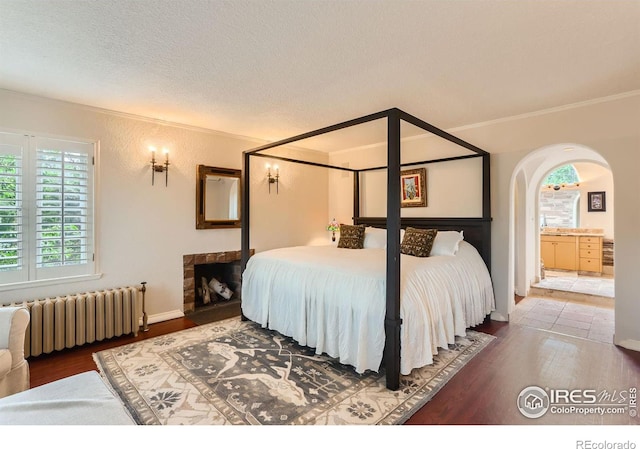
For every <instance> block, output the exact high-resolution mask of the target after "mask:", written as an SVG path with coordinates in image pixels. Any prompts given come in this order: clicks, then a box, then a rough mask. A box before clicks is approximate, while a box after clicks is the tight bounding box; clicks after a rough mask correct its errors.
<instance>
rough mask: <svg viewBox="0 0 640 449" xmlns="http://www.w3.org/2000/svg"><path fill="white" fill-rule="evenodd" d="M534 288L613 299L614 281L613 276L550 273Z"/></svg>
mask: <svg viewBox="0 0 640 449" xmlns="http://www.w3.org/2000/svg"><path fill="white" fill-rule="evenodd" d="M532 287H537V288H542V289H548V290H560V291H566V292H573V293H582V294H586V295H594V296H604V297H608V298H613V297H614V296H615V293H614V280H613V277H611V276H605V275H603V276H582V275H578V273H577V272H562V271H549V270H547V271H546V273H545V278H544V279H542V280H541V281H540V282H538V283H537V284H533V285H532Z"/></svg>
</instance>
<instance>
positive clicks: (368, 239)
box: [364, 226, 387, 248]
mask: <svg viewBox="0 0 640 449" xmlns="http://www.w3.org/2000/svg"><path fill="white" fill-rule="evenodd" d="M385 246H387V230H386V229H381V228H374V227H372V226H367V227H366V228H364V247H365V248H384V247H385Z"/></svg>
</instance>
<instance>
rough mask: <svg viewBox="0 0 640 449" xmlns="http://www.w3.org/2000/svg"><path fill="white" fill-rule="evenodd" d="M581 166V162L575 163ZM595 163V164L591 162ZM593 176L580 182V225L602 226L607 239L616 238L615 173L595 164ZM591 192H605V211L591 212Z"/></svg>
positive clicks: (592, 169) (582, 226) (586, 226)
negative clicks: (589, 207)
mask: <svg viewBox="0 0 640 449" xmlns="http://www.w3.org/2000/svg"><path fill="white" fill-rule="evenodd" d="M575 165H576V166H577V167H580V164H575ZM591 165H593V164H591ZM590 172H591V176H590V177H589V178H588V179H587V180H585V181H584V182H581V183H580V227H581V228H600V229H603V230H604V236H605V238H607V239H614V232H615V231H614V221H613V217H614V215H615V206H616V202H615V191H614V188H613V187H614V186H613V175H612V173H611V171H610V170H607V169H606V168H604V167H600V166H598V165H593V168H591V170H590ZM589 192H605V195H606V196H605V198H606V210H605V211H604V212H589V210H588V206H589V196H588V193H589Z"/></svg>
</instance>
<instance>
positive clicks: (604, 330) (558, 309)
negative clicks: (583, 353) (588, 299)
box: [510, 296, 614, 344]
mask: <svg viewBox="0 0 640 449" xmlns="http://www.w3.org/2000/svg"><path fill="white" fill-rule="evenodd" d="M510 321H511V322H513V323H517V324H520V325H523V326H528V327H533V328H536V329H544V330H548V331H551V332H557V333H560V334H564V335H572V336H574V337H580V338H586V339H588V340H594V341H599V342H602V343H610V344H613V334H614V311H613V303H612V305H611V306H603V305H594V304H589V303H584V302H578V301H571V300H563V299H557V298H547V297H535V296H527V297H526V298H524V299H522V300H521V301H519V302H518V304H516V308H515V310H514V311H513V313H512V314H511V317H510Z"/></svg>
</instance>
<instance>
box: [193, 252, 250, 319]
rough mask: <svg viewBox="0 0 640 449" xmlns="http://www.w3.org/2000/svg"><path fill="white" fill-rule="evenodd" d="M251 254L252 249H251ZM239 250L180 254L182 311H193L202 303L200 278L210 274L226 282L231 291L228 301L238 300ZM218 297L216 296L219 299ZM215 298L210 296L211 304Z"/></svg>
mask: <svg viewBox="0 0 640 449" xmlns="http://www.w3.org/2000/svg"><path fill="white" fill-rule="evenodd" d="M250 254H251V255H253V254H254V250H251V252H250ZM241 258H242V253H241V251H225V252H218V253H202V254H185V255H184V256H182V267H183V273H184V278H183V298H184V313H185V314H188V313H191V312H194V311H195V310H196V307H200V306H202V305H203V303H202V298H201V297H200V293H201V292H199V290H198V289H199V288H201V278H202V277H206V278H207V280H209V279H210V278H211V277H212V276H215V277H216V278H218V279H219V280H220V281H221V282H224V283H226V284H227V286H228V287H229V289H231V290H232V291H233V296H232V297H231V299H230V300H229V302H234V301H235V302H239V301H240V295H241V287H242V286H241V282H242V273H241V267H240V260H241ZM214 296H215V295H214ZM219 299H220V298H217V300H219ZM215 302H216V298H212V303H211V304H212V305H214V304H215Z"/></svg>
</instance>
